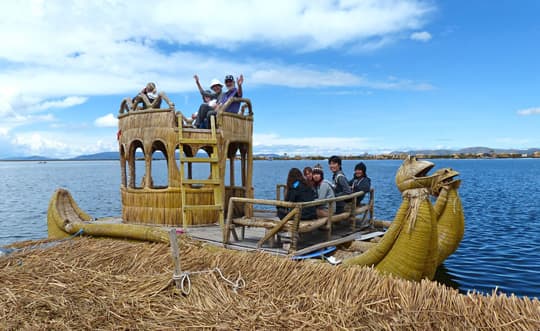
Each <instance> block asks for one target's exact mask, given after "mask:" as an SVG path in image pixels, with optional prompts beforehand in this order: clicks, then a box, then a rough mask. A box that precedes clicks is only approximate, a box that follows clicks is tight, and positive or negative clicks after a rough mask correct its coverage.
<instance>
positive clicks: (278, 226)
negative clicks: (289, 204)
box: [257, 208, 298, 248]
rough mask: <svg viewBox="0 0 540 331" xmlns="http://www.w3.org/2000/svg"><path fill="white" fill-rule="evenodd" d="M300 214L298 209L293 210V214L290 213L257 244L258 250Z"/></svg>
mask: <svg viewBox="0 0 540 331" xmlns="http://www.w3.org/2000/svg"><path fill="white" fill-rule="evenodd" d="M296 213H298V209H296V208H295V209H293V210H292V211H291V212H289V213H288V214H287V215H285V217H283V219H282V220H281V221H279V222H278V223H277V224H276V225H275V226H274V227H273V228H272V229H270V230H268V231H267V232H266V234H265V235H264V237H262V238H261V240H259V242H258V243H257V248H261V246H262V245H263V244H264V242H265V241H267V240H268V239H270V238H271V237H272V236H273V235H275V234H276V233H278V232H279V230H280V229H281V228H282V227H283V226H284V225H285V224H286V223H287V222H288V221H290V220H291V218H292V217H294V216H295V215H296Z"/></svg>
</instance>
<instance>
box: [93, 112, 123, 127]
mask: <svg viewBox="0 0 540 331" xmlns="http://www.w3.org/2000/svg"><path fill="white" fill-rule="evenodd" d="M94 124H95V125H96V126H97V127H114V128H115V127H116V126H117V125H118V119H117V118H116V116H114V115H113V114H111V113H109V114H107V115H105V116H101V117H98V118H96V120H95V121H94Z"/></svg>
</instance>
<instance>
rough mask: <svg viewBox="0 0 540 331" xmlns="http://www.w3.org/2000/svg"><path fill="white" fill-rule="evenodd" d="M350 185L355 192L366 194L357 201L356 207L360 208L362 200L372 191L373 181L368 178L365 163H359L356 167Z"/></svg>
mask: <svg viewBox="0 0 540 331" xmlns="http://www.w3.org/2000/svg"><path fill="white" fill-rule="evenodd" d="M349 185H351V189H352V191H353V192H360V191H362V192H364V193H365V194H364V195H362V196H360V197H358V198H357V200H356V205H357V206H360V203H361V202H362V199H364V197H365V196H366V194H368V193H369V190H370V189H371V179H369V177H368V176H367V173H366V165H365V164H364V162H360V163H358V164H357V165H356V166H354V177H353V179H351V180H350V181H349Z"/></svg>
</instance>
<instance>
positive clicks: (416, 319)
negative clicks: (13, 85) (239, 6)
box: [0, 238, 540, 330]
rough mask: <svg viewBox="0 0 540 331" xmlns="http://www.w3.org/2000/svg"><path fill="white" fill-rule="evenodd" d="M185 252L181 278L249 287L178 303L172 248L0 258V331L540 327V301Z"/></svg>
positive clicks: (254, 256) (130, 246) (198, 289)
mask: <svg viewBox="0 0 540 331" xmlns="http://www.w3.org/2000/svg"><path fill="white" fill-rule="evenodd" d="M181 242H182V244H181V254H182V256H181V259H182V264H183V268H184V269H185V270H190V271H196V270H203V269H208V268H212V267H219V268H220V269H221V270H223V273H224V274H225V276H227V277H229V278H233V279H234V278H236V277H237V275H238V272H240V273H241V275H242V277H243V279H244V280H245V281H246V287H245V288H244V289H241V290H239V292H238V293H234V292H233V291H232V290H231V288H230V286H228V285H227V284H226V283H225V282H224V281H223V280H221V279H220V278H219V276H217V275H216V274H201V275H192V277H191V280H192V283H193V289H192V293H191V294H190V295H189V296H187V297H186V296H182V295H181V294H179V293H178V292H177V291H176V289H175V288H174V286H172V284H171V282H170V280H171V276H172V262H171V261H172V260H171V256H170V249H169V247H168V246H167V245H165V244H155V243H142V242H127V241H120V240H110V239H90V238H83V239H76V240H71V241H66V242H63V243H61V244H59V245H57V246H55V247H52V248H47V249H33V250H27V251H22V252H18V253H14V254H12V255H11V256H8V257H4V258H0V329H3V330H12V329H26V330H38V329H39V330H43V329H50V330H62V329H92V330H99V329H107V330H108V329H131V330H136V329H142V330H152V329H158V330H167V329H183V328H193V327H195V328H202V327H206V328H212V329H231V328H234V329H291V328H305V329H376V330H380V329H393V330H395V329H407V330H409V329H413V330H414V329H416V330H429V329H445V330H456V329H488V330H494V329H495V330H496V329H500V330H509V329H517V330H534V329H540V302H539V301H538V300H536V299H535V300H529V299H527V298H524V299H520V298H517V297H514V296H511V297H507V296H505V295H494V296H482V295H478V294H469V295H462V294H459V293H458V292H457V291H456V290H453V289H449V288H446V287H444V286H442V285H439V284H437V283H435V282H429V281H423V282H421V283H414V282H409V281H403V280H396V279H393V278H389V277H382V276H380V275H379V274H377V273H375V272H373V271H372V270H370V269H367V268H359V267H349V268H346V267H332V266H330V265H328V264H316V263H298V262H292V261H289V260H287V259H284V258H279V257H274V256H269V255H267V254H263V253H240V252H234V251H226V250H222V249H216V248H211V247H204V246H202V245H201V244H200V243H197V242H193V241H188V240H186V239H185V238H182V239H181ZM22 246H24V244H23V245H22Z"/></svg>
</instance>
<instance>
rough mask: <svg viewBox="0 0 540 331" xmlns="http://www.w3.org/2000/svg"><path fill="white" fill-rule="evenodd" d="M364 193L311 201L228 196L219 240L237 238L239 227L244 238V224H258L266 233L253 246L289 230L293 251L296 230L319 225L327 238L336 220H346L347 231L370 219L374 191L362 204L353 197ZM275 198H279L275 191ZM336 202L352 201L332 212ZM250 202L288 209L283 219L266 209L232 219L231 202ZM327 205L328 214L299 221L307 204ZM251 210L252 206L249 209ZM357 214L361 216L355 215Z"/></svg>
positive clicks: (258, 246) (317, 227)
mask: <svg viewBox="0 0 540 331" xmlns="http://www.w3.org/2000/svg"><path fill="white" fill-rule="evenodd" d="M362 195H364V192H356V193H352V194H349V195H345V196H341V197H335V198H330V199H321V200H314V201H310V202H301V203H300V202H297V203H295V202H288V201H281V200H262V199H249V198H240V197H231V198H230V199H229V208H228V215H227V219H226V222H225V227H224V229H223V243H224V244H227V243H229V242H230V235H231V234H232V235H233V238H234V240H236V241H239V240H240V239H239V238H238V234H237V233H236V228H237V227H240V228H241V231H242V232H241V238H242V240H244V232H245V227H258V228H265V229H266V234H265V236H264V237H262V238H261V239H260V240H259V241H258V243H257V248H261V247H262V245H263V244H264V243H265V242H266V241H268V240H271V239H273V238H274V236H275V235H276V234H278V233H279V232H289V234H290V238H291V245H290V248H289V252H292V251H295V250H296V247H297V241H298V236H299V234H300V233H306V232H311V231H314V230H317V229H319V228H323V229H324V230H326V231H327V238H328V240H330V239H331V236H332V224H334V223H336V222H340V221H345V220H348V221H350V222H351V230H353V231H354V229H355V226H356V222H357V221H358V220H361V221H362V222H363V221H365V220H366V218H367V217H368V216H369V217H370V220H371V218H372V216H373V205H374V194H373V190H371V192H370V200H369V202H368V203H367V204H366V205H362V206H360V207H356V200H357V198H358V197H360V196H362ZM277 198H278V199H279V193H278V196H277ZM338 201H352V202H351V203H350V204H351V207H350V208H349V211H346V212H343V213H340V214H336V215H334V214H333V212H332V210H334V206H335V204H336V202H338ZM239 203H241V204H252V205H267V206H274V207H284V208H289V209H290V212H289V213H288V214H287V215H286V216H285V217H284V218H283V219H281V220H280V219H279V218H278V217H277V216H276V215H275V213H273V212H271V211H268V212H266V213H265V214H259V215H257V214H255V213H252V214H251V215H245V216H243V217H240V218H233V217H232V214H233V213H232V211H233V210H234V205H235V204H239ZM326 203H328V204H329V211H330V213H329V215H328V217H323V218H317V219H314V220H301V219H300V215H301V214H302V209H303V208H307V207H316V206H319V205H323V204H326ZM251 210H253V208H251ZM357 215H362V217H361V218H357Z"/></svg>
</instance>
